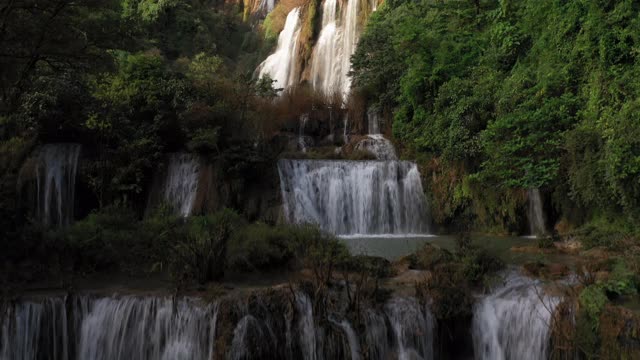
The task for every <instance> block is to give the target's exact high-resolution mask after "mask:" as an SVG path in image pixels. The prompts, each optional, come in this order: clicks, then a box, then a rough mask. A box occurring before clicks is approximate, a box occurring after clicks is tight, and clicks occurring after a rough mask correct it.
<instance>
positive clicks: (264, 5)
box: [260, 0, 276, 14]
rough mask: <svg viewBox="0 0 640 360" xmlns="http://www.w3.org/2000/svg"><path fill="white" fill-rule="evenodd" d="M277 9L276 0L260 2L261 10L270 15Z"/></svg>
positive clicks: (262, 0)
mask: <svg viewBox="0 0 640 360" xmlns="http://www.w3.org/2000/svg"><path fill="white" fill-rule="evenodd" d="M274 7H276V0H260V10H261V11H263V12H264V13H265V14H269V13H270V12H271V11H273V8H274Z"/></svg>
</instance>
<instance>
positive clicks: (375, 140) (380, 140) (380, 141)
mask: <svg viewBox="0 0 640 360" xmlns="http://www.w3.org/2000/svg"><path fill="white" fill-rule="evenodd" d="M355 149H356V150H360V151H368V152H370V153H371V154H373V155H374V156H375V157H376V159H378V160H397V159H398V156H397V155H396V149H395V148H394V147H393V144H392V143H391V141H389V140H387V139H386V138H385V137H384V136H382V135H380V134H375V135H367V137H366V138H364V139H362V140H360V141H359V142H358V143H357V144H356V147H355Z"/></svg>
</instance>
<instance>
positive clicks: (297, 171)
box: [278, 159, 429, 235]
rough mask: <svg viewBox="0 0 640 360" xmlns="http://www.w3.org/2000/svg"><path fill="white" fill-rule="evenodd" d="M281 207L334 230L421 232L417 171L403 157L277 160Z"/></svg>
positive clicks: (423, 207) (292, 216)
mask: <svg viewBox="0 0 640 360" xmlns="http://www.w3.org/2000/svg"><path fill="white" fill-rule="evenodd" d="M278 171H279V174H280V186H281V191H282V198H283V202H284V212H285V216H286V218H287V220H288V221H289V222H291V223H315V224H318V225H319V226H320V227H321V228H322V229H323V230H325V231H329V232H331V233H334V234H336V235H357V234H367V235H374V234H378V235H380V234H396V235H400V234H402V235H404V234H425V233H427V232H428V230H429V229H428V226H427V223H426V222H425V218H426V216H427V215H428V214H427V204H426V199H425V196H424V193H423V190H422V184H421V180H420V174H419V172H418V168H417V166H416V165H415V164H414V163H411V162H406V161H331V160H284V159H283V160H280V161H279V162H278Z"/></svg>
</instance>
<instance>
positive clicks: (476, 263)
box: [460, 248, 505, 284]
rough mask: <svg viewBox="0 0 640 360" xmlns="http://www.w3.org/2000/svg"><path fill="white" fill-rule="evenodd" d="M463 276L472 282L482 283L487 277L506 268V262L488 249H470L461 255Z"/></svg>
mask: <svg viewBox="0 0 640 360" xmlns="http://www.w3.org/2000/svg"><path fill="white" fill-rule="evenodd" d="M460 262H461V264H462V268H461V272H462V276H463V278H464V279H465V280H466V281H468V282H470V283H471V284H482V282H483V281H484V280H485V278H486V277H487V276H489V275H491V274H494V273H496V272H497V271H499V270H501V269H503V268H504V266H505V264H504V262H503V261H502V260H500V259H499V258H498V257H496V256H495V255H492V254H490V253H489V251H488V250H485V249H482V248H474V249H470V250H469V251H467V252H466V253H464V255H462V256H461V257H460Z"/></svg>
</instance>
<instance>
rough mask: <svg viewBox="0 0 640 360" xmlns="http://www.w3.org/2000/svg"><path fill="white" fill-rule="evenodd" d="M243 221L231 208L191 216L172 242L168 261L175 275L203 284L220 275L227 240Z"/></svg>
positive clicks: (175, 276)
mask: <svg viewBox="0 0 640 360" xmlns="http://www.w3.org/2000/svg"><path fill="white" fill-rule="evenodd" d="M240 223H241V219H240V217H239V216H238V215H237V214H236V213H234V212H233V211H231V210H222V211H219V212H217V213H215V214H212V215H207V216H193V217H190V218H189V219H188V220H187V223H186V225H185V228H184V229H183V231H181V232H180V233H179V234H178V237H177V238H176V239H173V242H172V243H171V244H170V248H169V253H168V259H169V260H168V263H169V264H168V265H169V271H170V273H171V275H172V277H173V278H174V279H175V280H177V281H192V280H195V281H197V282H199V283H200V284H204V283H206V282H209V281H212V280H218V279H220V278H221V277H222V276H223V275H224V270H225V266H226V261H227V243H228V241H229V239H230V238H231V237H232V236H233V233H234V232H235V231H236V230H237V228H238V227H239V226H240Z"/></svg>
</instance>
